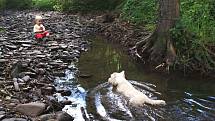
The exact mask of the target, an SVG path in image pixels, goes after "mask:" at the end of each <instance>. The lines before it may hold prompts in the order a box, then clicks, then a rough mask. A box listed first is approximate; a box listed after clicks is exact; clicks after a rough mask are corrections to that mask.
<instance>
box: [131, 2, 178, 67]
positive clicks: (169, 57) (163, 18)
mask: <svg viewBox="0 0 215 121" xmlns="http://www.w3.org/2000/svg"><path fill="white" fill-rule="evenodd" d="M178 18H179V0H159V19H158V23H157V25H156V29H155V31H154V32H153V33H152V34H151V35H150V36H149V37H148V38H146V39H144V40H142V41H140V42H138V43H137V44H136V46H135V47H134V48H135V49H136V54H137V55H138V56H139V57H142V58H148V59H149V60H150V61H154V62H156V63H162V62H165V64H167V65H171V64H172V63H173V62H174V60H175V58H176V52H175V49H174V46H173V43H172V38H171V36H170V29H171V28H173V27H174V26H175V23H176V21H177V19H178Z"/></svg>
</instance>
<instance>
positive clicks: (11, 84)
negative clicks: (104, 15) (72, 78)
mask: <svg viewBox="0 0 215 121" xmlns="http://www.w3.org/2000/svg"><path fill="white" fill-rule="evenodd" d="M1 14H2V15H1V18H0V19H1V20H0V21H1V22H0V27H1V28H2V31H0V120H3V121H15V120H16V121H27V120H41V121H46V120H50V121H51V120H53V121H56V120H58V121H65V120H72V119H73V117H71V116H70V115H68V114H67V113H65V112H62V111H61V110H62V108H63V107H64V105H67V104H72V103H73V102H71V101H68V100H63V101H61V102H58V101H57V99H56V98H55V97H54V96H53V95H54V94H55V93H60V94H61V95H62V96H65V95H70V94H71V92H70V90H64V89H60V88H56V87H55V85H54V80H55V78H56V77H63V76H65V70H66V69H69V70H74V71H77V70H76V68H75V67H73V66H70V65H71V63H73V62H77V61H78V58H79V56H80V53H81V52H82V51H87V47H88V45H89V42H88V41H87V40H86V39H85V37H86V35H88V34H90V33H92V32H93V31H94V29H93V27H92V26H91V25H90V24H88V22H87V20H86V21H83V20H85V19H83V18H80V17H79V16H78V15H65V14H62V13H57V12H43V13H41V12H29V11H23V12H11V11H7V12H4V13H1ZM38 14H39V15H42V16H43V18H44V25H45V27H46V29H47V30H49V31H50V33H51V36H50V37H48V38H46V39H45V40H44V41H37V40H35V39H34V37H33V33H32V29H33V25H34V23H33V21H34V17H35V15H38Z"/></svg>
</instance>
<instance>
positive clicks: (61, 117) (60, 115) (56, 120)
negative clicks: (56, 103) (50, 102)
mask: <svg viewBox="0 0 215 121" xmlns="http://www.w3.org/2000/svg"><path fill="white" fill-rule="evenodd" d="M73 120H74V118H73V117H72V116H70V115H69V114H67V113H66V112H63V111H59V112H57V113H53V114H45V115H42V116H40V117H39V119H38V120H36V121H73Z"/></svg>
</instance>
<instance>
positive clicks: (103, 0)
mask: <svg viewBox="0 0 215 121" xmlns="http://www.w3.org/2000/svg"><path fill="white" fill-rule="evenodd" d="M121 1H122V0H58V2H57V5H55V6H54V8H55V9H56V10H61V11H95V10H113V9H115V8H116V6H117V5H119V4H120V3H121Z"/></svg>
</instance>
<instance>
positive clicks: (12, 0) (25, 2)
mask: <svg viewBox="0 0 215 121" xmlns="http://www.w3.org/2000/svg"><path fill="white" fill-rule="evenodd" d="M31 5H32V0H22V1H21V2H20V0H5V7H6V9H19V10H23V9H29V8H30V7H31Z"/></svg>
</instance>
